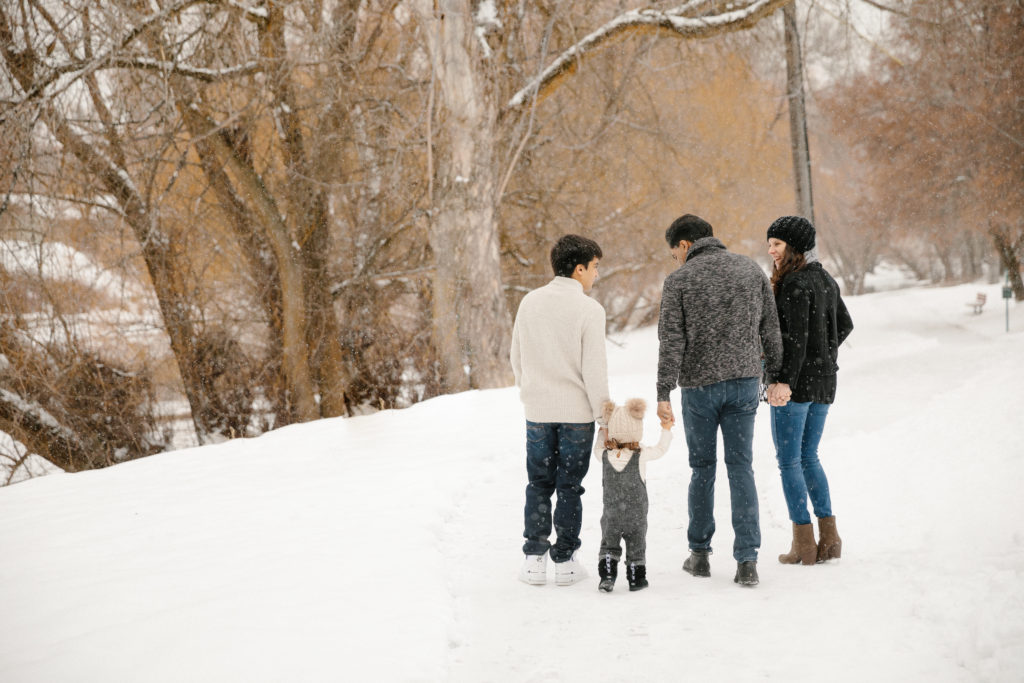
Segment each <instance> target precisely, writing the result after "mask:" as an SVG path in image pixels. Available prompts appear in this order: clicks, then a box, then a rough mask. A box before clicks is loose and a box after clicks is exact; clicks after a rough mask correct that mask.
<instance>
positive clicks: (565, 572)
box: [509, 235, 608, 586]
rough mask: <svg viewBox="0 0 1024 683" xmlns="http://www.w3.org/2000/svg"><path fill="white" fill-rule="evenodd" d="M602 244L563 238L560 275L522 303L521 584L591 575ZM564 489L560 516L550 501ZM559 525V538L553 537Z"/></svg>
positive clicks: (602, 392)
mask: <svg viewBox="0 0 1024 683" xmlns="http://www.w3.org/2000/svg"><path fill="white" fill-rule="evenodd" d="M600 260H601V247H599V246H598V245H597V242H594V241H593V240H590V239H587V238H585V237H580V236H578V235H565V236H563V237H562V238H561V239H559V240H558V242H557V243H556V244H555V246H554V248H552V250H551V267H552V269H553V270H554V271H555V278H554V279H553V280H552V281H551V282H549V283H548V284H546V285H545V286H543V287H540V288H538V289H535V290H533V291H532V292H530V293H529V294H527V295H526V296H525V297H523V300H522V302H520V304H519V311H518V312H517V313H516V322H515V326H514V327H513V329H512V349H511V353H510V355H509V359H510V361H511V363H512V372H513V373H514V374H515V378H516V386H517V387H519V397H520V399H521V400H522V402H523V408H524V411H525V413H526V472H527V476H528V477H529V484H527V486H526V506H525V508H524V530H523V536H524V537H525V538H526V542H525V543H524V544H523V553H524V554H525V555H526V557H525V559H524V561H523V567H522V569H521V570H520V573H519V578H520V580H522V581H525V582H526V583H529V584H534V585H541V584H544V583H546V582H547V556H548V553H549V552H550V555H551V559H552V561H554V563H555V583H556V584H558V585H561V586H568V585H570V584H573V583H576V582H577V581H579V580H581V579H583V578H584V577H585V576H586V574H585V572H584V571H583V569H582V567H581V566H580V564H579V562H578V561H577V559H576V550H577V549H578V548H579V547H580V528H581V526H582V524H583V504H582V501H581V500H580V497H581V496H582V495H583V477H584V476H585V475H586V474H587V470H588V469H589V467H590V449H591V447H592V446H593V443H594V421H595V420H600V421H603V417H602V406H603V405H604V402H605V401H607V400H608V362H607V358H606V353H605V313H604V308H603V307H602V306H601V304H599V303H598V302H597V301H595V300H594V299H591V298H590V297H589V296H587V294H588V293H589V292H590V289H591V287H593V285H594V281H595V280H597V264H598V262H599V261H600ZM556 493H557V504H556V506H555V510H554V515H552V513H551V496H552V495H553V494H556ZM552 520H553V521H554V527H555V534H556V537H557V538H556V541H555V543H554V545H552V544H551V542H550V541H549V540H548V537H549V536H550V535H551V525H552Z"/></svg>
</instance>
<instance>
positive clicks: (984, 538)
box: [0, 284, 1024, 683]
mask: <svg viewBox="0 0 1024 683" xmlns="http://www.w3.org/2000/svg"><path fill="white" fill-rule="evenodd" d="M598 286H600V284H598ZM979 290H981V291H985V292H986V293H987V294H988V301H989V304H988V306H987V307H986V310H985V312H984V313H983V314H982V315H980V316H973V315H971V314H970V312H969V310H970V309H969V308H968V307H967V306H966V305H965V304H966V303H967V302H968V301H971V300H973V299H974V295H975V292H977V291H979ZM999 294H1000V292H999V287H998V286H995V285H980V286H979V285H965V286H961V287H951V288H914V289H905V290H900V291H893V292H883V293H879V294H871V295H866V296H862V297H856V298H850V299H848V300H847V302H848V305H849V307H850V309H851V312H852V314H853V318H854V321H855V323H856V325H857V329H856V330H855V331H854V333H853V335H852V336H851V338H850V339H849V341H848V343H847V345H845V346H844V347H843V350H842V352H841V356H840V364H841V366H842V370H841V372H840V380H839V397H838V401H837V403H836V405H835V406H834V408H833V410H832V412H831V414H830V416H829V423H828V426H827V428H826V431H825V438H824V442H823V444H822V449H821V453H822V458H823V461H824V464H825V468H826V471H827V473H828V475H829V479H830V484H831V487H832V496H833V504H834V509H835V512H836V515H837V519H838V522H839V530H840V533H841V534H842V537H843V559H842V560H841V561H839V562H834V563H830V564H827V565H820V566H815V567H802V566H795V567H794V566H782V565H780V564H778V562H777V561H776V559H775V558H776V555H777V554H778V553H779V552H783V551H785V550H787V549H788V544H789V533H790V526H789V522H788V520H787V518H786V512H785V504H784V501H783V498H782V491H781V487H780V485H779V482H778V474H777V470H776V466H775V461H774V455H773V452H772V448H771V438H770V431H769V425H768V419H767V415H768V413H767V407H764V408H763V409H762V411H761V413H760V414H759V415H758V423H757V443H756V448H755V468H756V476H757V483H758V491H759V495H760V498H761V525H762V533H763V546H762V551H761V561H760V563H759V572H760V575H761V584H760V585H759V586H757V587H756V588H753V589H746V588H740V587H738V586H736V585H735V584H734V583H733V582H732V576H733V571H734V568H735V563H734V562H733V561H732V558H731V553H730V548H731V545H732V529H731V527H730V525H729V522H728V520H729V515H728V494H727V488H726V478H725V476H724V466H723V467H721V468H720V470H719V472H720V474H721V476H720V477H719V482H718V491H719V495H718V497H717V501H718V510H717V519H718V522H719V523H718V532H717V534H716V537H715V544H714V545H715V549H716V552H715V554H714V555H713V556H712V577H711V578H710V579H695V578H693V577H690V576H689V575H687V574H684V573H683V572H682V571H681V570H680V565H681V563H682V560H683V559H684V557H685V555H686V542H685V528H686V483H687V479H688V476H689V469H688V467H687V466H686V457H685V452H684V451H685V446H684V441H683V430H682V424H681V421H680V422H679V424H677V427H676V428H675V430H674V433H675V441H674V443H673V446H672V450H671V452H670V453H669V455H668V456H666V457H665V458H663V459H661V460H658V461H656V462H653V463H651V464H650V466H649V467H648V486H649V492H650V498H651V512H650V532H649V535H648V573H649V578H650V582H651V586H650V588H649V589H647V590H645V591H640V592H637V593H630V592H628V590H626V589H625V587H624V586H620V587H619V588H617V589H616V590H615V592H613V593H611V594H601V593H598V591H597V579H596V556H597V545H598V541H599V537H600V531H599V522H598V520H599V518H600V512H601V510H600V508H601V482H600V470H599V469H598V468H597V467H592V469H591V473H590V475H588V477H587V480H586V485H587V488H588V491H587V493H586V495H585V496H584V510H585V520H584V528H583V541H584V545H583V548H582V551H581V553H582V557H583V558H584V559H585V561H586V564H587V566H588V569H589V570H590V573H591V578H590V579H588V580H586V581H585V582H583V583H581V584H577V585H575V586H571V587H556V586H554V585H553V584H549V585H547V586H543V587H531V586H527V585H525V584H522V583H519V582H518V581H517V580H516V572H517V570H518V567H519V564H520V561H521V555H520V550H519V548H520V544H521V539H520V533H521V515H522V505H523V500H522V493H523V487H524V485H525V466H524V455H523V453H524V446H523V439H524V430H523V417H522V411H521V408H520V405H519V402H518V397H517V394H516V391H515V390H514V389H501V390H494V391H483V392H470V393H466V394H461V395H455V396H445V397H441V398H438V399H435V400H432V401H428V402H426V403H422V404H419V405H416V406H414V407H412V408H410V409H408V410H403V411H388V412H382V413H378V414H375V415H370V416H366V417H359V418H353V419H335V420H322V421H319V422H315V423H311V424H306V425H298V426H291V427H286V428H283V429H279V430H277V431H274V432H271V433H268V434H266V435H264V436H262V437H259V438H256V439H250V440H244V439H239V440H235V441H230V442H227V443H223V444H219V445H215V446H208V447H205V448H195V449H188V450H181V451H175V452H171V453H166V454H163V455H159V456H153V457H150V458H146V459H143V460H139V461H133V462H129V463H125V464H123V465H119V466H116V467H112V468H109V469H106V470H101V471H94V472H86V473H81V474H52V475H49V476H45V477H41V478H38V479H33V480H31V481H27V482H23V483H19V484H16V485H13V486H10V487H7V488H4V489H0V681H5V682H9V683H28V682H36V681H38V682H45V683H50V682H53V681H97V682H99V681H103V682H110V681H132V682H137V681H218V682H221V681H351V680H379V681H466V682H470V681H472V682H476V681H586V682H588V683H598V682H600V681H636V680H644V681H679V680H709V681H726V680H729V681H732V680H754V679H758V680H760V679H778V680H788V681H807V680H815V681H820V680H828V681H865V680H875V681H907V680H927V681H1020V680H1022V679H1024V645H1022V644H1024V519H1022V516H1021V513H1022V512H1024V504H1022V503H1021V500H1022V495H1021V493H1020V488H1021V486H1022V484H1024V438H1022V437H1021V431H1020V430H1021V420H1022V416H1024V411H1022V408H1024V398H1022V396H1024V309H1021V308H1020V307H1019V306H1017V307H1013V306H1012V304H1011V307H1012V310H1011V318H1012V320H1011V331H1010V332H1009V333H1007V332H1005V331H1004V309H1003V306H1004V303H1003V301H1002V300H1001V299H1000V297H999ZM609 353H610V365H611V389H612V394H613V397H614V398H616V399H618V400H622V399H625V398H627V397H631V396H640V397H644V398H647V399H648V401H649V402H650V403H651V404H652V407H651V408H650V409H649V410H648V417H647V420H646V429H647V432H646V435H647V439H646V440H647V441H651V440H653V439H654V438H655V437H656V433H657V432H656V429H657V422H656V420H655V418H654V414H653V402H654V393H653V392H654V373H655V367H656V363H657V345H656V340H655V334H654V331H653V330H652V329H644V330H640V331H637V332H633V333H630V334H626V335H621V336H616V337H615V338H613V339H612V340H611V343H610V344H609ZM673 404H674V406H675V407H676V408H677V409H678V405H679V401H678V392H676V393H674V394H673Z"/></svg>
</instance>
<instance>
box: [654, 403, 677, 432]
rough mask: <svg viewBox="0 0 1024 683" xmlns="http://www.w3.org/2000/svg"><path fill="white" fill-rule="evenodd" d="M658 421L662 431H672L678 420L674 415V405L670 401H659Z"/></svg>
mask: <svg viewBox="0 0 1024 683" xmlns="http://www.w3.org/2000/svg"><path fill="white" fill-rule="evenodd" d="M658 419H659V420H661V428H662V429H672V426H673V425H674V424H675V423H676V418H675V416H674V415H672V404H671V403H670V402H669V401H658Z"/></svg>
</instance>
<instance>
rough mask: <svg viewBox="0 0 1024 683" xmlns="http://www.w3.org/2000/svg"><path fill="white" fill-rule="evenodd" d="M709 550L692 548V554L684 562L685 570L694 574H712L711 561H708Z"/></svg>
mask: <svg viewBox="0 0 1024 683" xmlns="http://www.w3.org/2000/svg"><path fill="white" fill-rule="evenodd" d="M710 554H711V553H709V552H708V551H707V550H691V551H690V556H689V557H688V558H686V561H685V562H683V571H684V572H687V573H689V574H693V575H694V576H711V562H709V561H708V555H710Z"/></svg>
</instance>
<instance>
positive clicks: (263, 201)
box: [178, 99, 320, 422]
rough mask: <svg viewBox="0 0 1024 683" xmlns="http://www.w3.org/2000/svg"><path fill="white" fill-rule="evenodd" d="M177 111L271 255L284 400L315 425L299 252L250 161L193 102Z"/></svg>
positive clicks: (316, 410) (299, 416) (180, 105)
mask: <svg viewBox="0 0 1024 683" xmlns="http://www.w3.org/2000/svg"><path fill="white" fill-rule="evenodd" d="M178 111H179V112H180V113H181V115H182V117H183V119H184V120H185V123H186V126H187V127H188V129H189V131H190V132H191V133H192V135H193V137H194V138H197V139H198V138H202V139H205V140H207V141H208V142H209V143H210V145H211V148H212V149H213V150H215V151H216V154H217V157H218V160H219V161H220V163H221V164H222V165H223V166H224V168H226V169H227V170H228V171H229V173H230V174H231V175H232V176H233V177H234V179H235V182H236V183H237V184H238V194H239V196H241V197H244V198H245V200H246V202H247V205H248V206H249V208H250V210H251V211H252V215H253V216H255V217H256V219H257V220H258V224H259V226H260V229H261V230H262V231H263V232H264V235H265V236H266V241H267V243H268V244H269V245H270V248H271V250H272V252H273V254H274V260H275V262H276V263H277V272H278V276H279V278H280V287H281V340H282V345H283V349H282V366H283V368H284V375H285V377H286V378H287V381H288V400H289V401H290V403H291V405H292V414H293V415H294V417H295V419H297V420H299V421H302V422H305V421H309V420H315V419H317V418H318V417H320V412H319V408H318V407H317V404H316V400H315V399H314V387H313V378H312V376H311V374H310V368H309V354H308V352H307V345H306V327H307V324H308V321H307V317H306V293H305V276H304V273H303V269H302V264H301V260H300V254H299V251H300V249H299V248H297V245H296V243H295V240H293V239H292V236H291V233H290V231H289V230H288V226H287V225H286V224H285V222H284V219H283V218H282V217H281V213H280V211H279V210H278V208H277V203H276V202H275V201H274V197H273V196H272V195H271V194H270V192H269V191H268V190H267V188H266V186H264V184H263V179H262V178H260V176H259V174H258V173H256V170H255V169H254V168H253V167H252V164H251V162H248V161H246V160H244V159H242V158H241V156H240V155H239V154H238V153H237V152H236V150H234V149H232V148H231V146H229V145H228V144H227V141H226V140H225V139H224V136H223V135H222V134H219V133H220V131H218V130H217V126H216V125H215V124H214V123H213V121H212V120H211V119H210V118H209V117H208V116H206V115H205V114H203V113H202V112H201V111H200V109H199V105H198V104H197V103H195V102H194V101H189V100H187V99H186V100H182V101H181V102H179V103H178Z"/></svg>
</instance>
